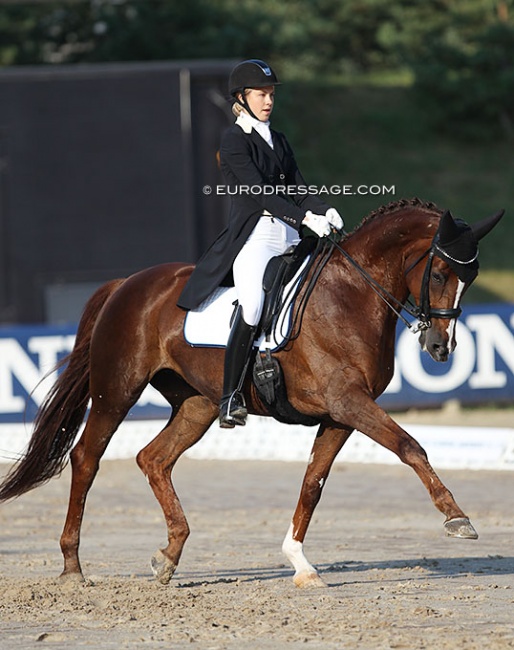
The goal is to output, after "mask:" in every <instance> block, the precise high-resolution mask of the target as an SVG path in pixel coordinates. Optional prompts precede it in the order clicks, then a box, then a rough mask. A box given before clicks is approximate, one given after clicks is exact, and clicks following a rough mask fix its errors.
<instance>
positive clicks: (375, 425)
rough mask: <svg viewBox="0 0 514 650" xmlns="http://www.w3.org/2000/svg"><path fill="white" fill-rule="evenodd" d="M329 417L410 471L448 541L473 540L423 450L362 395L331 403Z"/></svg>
mask: <svg viewBox="0 0 514 650" xmlns="http://www.w3.org/2000/svg"><path fill="white" fill-rule="evenodd" d="M332 405H333V406H332V409H331V412H330V415H331V416H332V417H333V418H334V419H336V418H337V420H338V421H343V422H346V423H349V424H351V426H353V427H354V428H355V429H358V430H359V431H361V432H362V433H364V434H365V435H366V436H368V437H369V438H371V439H372V440H374V441H375V442H378V443H379V444H380V445H382V446H383V447H385V448H386V449H389V450H390V451H392V452H393V453H395V454H396V455H397V456H398V458H399V459H400V460H401V461H402V462H403V463H405V464H406V465H409V466H410V467H412V469H413V470H414V471H415V472H416V474H417V475H418V476H419V478H420V479H421V481H422V483H423V485H424V486H425V487H426V489H427V490H428V493H429V494H430V497H431V499H432V501H433V503H434V505H435V507H436V508H437V509H438V510H440V511H441V512H442V513H443V514H444V515H445V516H446V520H445V523H444V528H445V531H446V534H447V535H449V536H450V537H460V538H464V539H476V538H477V537H478V534H477V532H476V530H475V529H474V528H473V526H472V525H471V523H470V521H469V518H468V517H467V516H466V515H465V514H464V512H463V511H462V510H461V509H460V508H459V506H458V505H457V503H456V501H455V499H454V498H453V495H452V493H451V492H450V490H449V489H448V488H447V487H446V486H445V485H444V484H443V482H442V481H441V479H440V478H439V477H438V476H437V474H436V473H435V471H434V469H433V468H432V466H431V465H430V463H429V462H428V458H427V454H426V452H425V450H424V449H423V447H421V445H420V444H419V443H418V442H417V441H416V440H414V438H412V436H410V435H409V434H408V433H407V432H406V431H405V430H404V429H402V428H401V427H400V425H399V424H397V423H396V422H395V421H394V420H393V419H392V418H391V417H390V416H389V415H388V414H387V413H386V412H385V411H384V410H383V409H382V408H381V407H380V406H378V404H376V403H375V402H374V400H373V399H372V398H371V397H370V396H369V395H368V394H367V393H366V392H365V391H354V392H353V394H347V395H345V399H344V400H343V401H342V402H341V401H340V400H335V399H334V401H333V402H332Z"/></svg>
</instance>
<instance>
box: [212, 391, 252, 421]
mask: <svg viewBox="0 0 514 650" xmlns="http://www.w3.org/2000/svg"><path fill="white" fill-rule="evenodd" d="M247 415H248V409H247V408H246V404H245V401H244V397H243V395H242V394H241V393H239V392H238V391H234V392H233V393H232V394H231V395H229V396H228V397H223V398H222V399H221V404H220V416H219V421H220V427H221V428H222V429H233V428H234V427H235V426H236V425H238V426H244V425H245V424H246V416H247Z"/></svg>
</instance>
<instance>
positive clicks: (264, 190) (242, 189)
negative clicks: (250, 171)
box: [203, 185, 396, 196]
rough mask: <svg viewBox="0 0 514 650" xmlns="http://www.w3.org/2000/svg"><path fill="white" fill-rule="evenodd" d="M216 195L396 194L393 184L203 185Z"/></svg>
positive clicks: (206, 189) (204, 191)
mask: <svg viewBox="0 0 514 650" xmlns="http://www.w3.org/2000/svg"><path fill="white" fill-rule="evenodd" d="M213 190H214V192H215V193H216V194H217V195H218V196H236V195H243V194H244V195H247V196H262V195H264V196H269V195H271V194H281V195H286V196H305V195H316V196H322V195H334V196H337V195H343V196H349V195H352V196H354V195H356V194H358V195H361V196H366V195H369V194H371V195H373V196H378V195H387V194H393V195H394V194H396V186H395V185H390V186H387V185H357V186H355V185H216V186H215V187H214V188H213V187H211V186H210V185H205V186H204V188H203V193H204V194H207V195H209V194H212V192H213Z"/></svg>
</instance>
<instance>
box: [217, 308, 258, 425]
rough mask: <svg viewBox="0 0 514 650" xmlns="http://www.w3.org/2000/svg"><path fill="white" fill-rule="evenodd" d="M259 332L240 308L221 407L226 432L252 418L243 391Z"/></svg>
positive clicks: (228, 353)
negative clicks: (246, 318)
mask: <svg viewBox="0 0 514 650" xmlns="http://www.w3.org/2000/svg"><path fill="white" fill-rule="evenodd" d="M256 329H257V328H256V327H253V326H251V325H248V324H247V323H245V321H244V320H243V315H242V310H241V307H239V308H238V310H237V313H236V317H235V319H234V324H233V325H232V329H231V330H230V336H229V337H228V342H227V350H226V352H225V369H224V375H223V396H222V398H221V404H220V427H221V428H223V429H232V428H233V427H234V426H235V425H236V424H240V425H244V424H245V421H246V416H247V415H248V411H247V409H246V404H245V400H244V397H243V394H242V393H241V388H242V386H243V380H244V376H245V374H246V369H247V367H248V359H249V356H250V353H251V351H252V344H253V341H254V338H255V332H256Z"/></svg>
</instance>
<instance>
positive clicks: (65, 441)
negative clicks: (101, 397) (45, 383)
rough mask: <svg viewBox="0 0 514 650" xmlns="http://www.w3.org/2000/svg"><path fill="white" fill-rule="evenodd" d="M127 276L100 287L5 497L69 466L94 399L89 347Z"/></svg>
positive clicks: (0, 488) (2, 488) (3, 488)
mask: <svg viewBox="0 0 514 650" xmlns="http://www.w3.org/2000/svg"><path fill="white" fill-rule="evenodd" d="M121 282H122V280H113V281H111V282H108V283H107V284H104V285H103V286H102V287H100V289H98V290H97V291H96V292H95V293H94V294H93V296H92V297H91V298H90V299H89V301H88V302H87V304H86V306H85V309H84V313H83V314H82V318H81V319H80V323H79V326H78V331H77V337H76V340H75V345H74V347H73V350H72V352H71V353H70V354H69V355H68V356H67V357H66V358H65V359H63V360H62V361H61V362H60V363H59V364H58V365H57V368H60V367H61V366H63V365H66V364H67V365H66V368H65V370H64V371H63V372H62V373H61V374H60V375H59V377H58V378H57V380H56V381H55V383H54V385H53V387H52V388H51V390H50V391H49V393H48V395H47V396H46V398H45V400H44V402H43V404H42V405H41V406H40V407H39V409H38V412H37V414H36V417H35V419H34V432H33V434H32V437H31V439H30V441H29V444H28V448H27V451H26V452H25V454H24V455H23V457H22V458H21V459H20V460H19V461H18V462H17V463H16V464H15V465H14V466H13V467H12V469H11V471H10V472H9V474H8V475H7V477H6V478H5V480H4V481H3V483H2V484H1V485H0V501H6V500H7V499H12V498H14V497H17V496H20V495H21V494H24V493H25V492H28V491H29V490H31V489H33V488H35V487H37V486H38V485H42V484H43V483H46V481H48V480H50V479H51V478H52V477H54V476H56V475H57V474H59V473H60V472H62V470H63V469H64V467H65V466H66V463H67V460H68V452H69V451H70V449H71V447H72V445H73V442H74V440H75V437H76V435H77V433H78V430H79V428H80V426H81V424H82V422H83V420H84V415H85V413H86V409H87V405H88V401H89V351H90V344H91V336H92V333H93V328H94V325H95V323H96V320H97V318H98V315H99V313H100V310H101V309H102V307H103V305H104V304H105V302H106V301H107V299H108V298H109V296H110V295H111V294H112V293H113V292H114V291H115V289H116V288H117V287H118V286H119V285H120V284H121Z"/></svg>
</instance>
